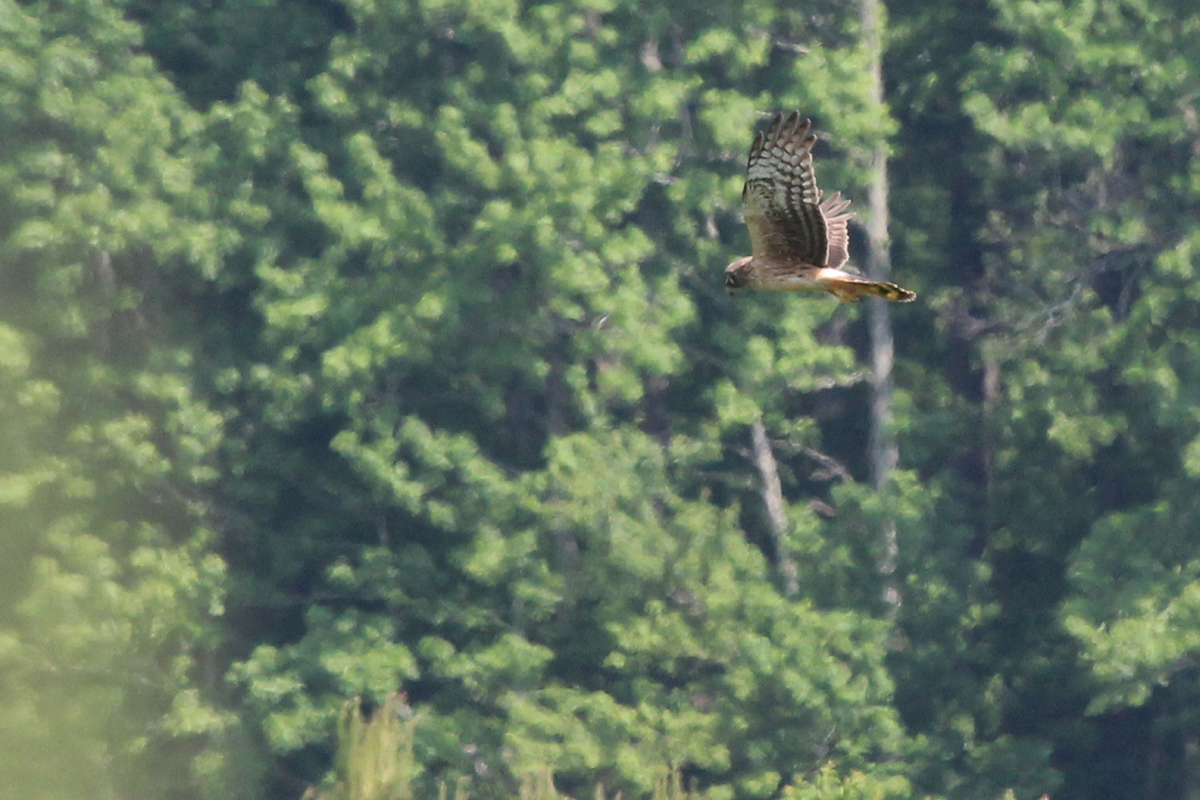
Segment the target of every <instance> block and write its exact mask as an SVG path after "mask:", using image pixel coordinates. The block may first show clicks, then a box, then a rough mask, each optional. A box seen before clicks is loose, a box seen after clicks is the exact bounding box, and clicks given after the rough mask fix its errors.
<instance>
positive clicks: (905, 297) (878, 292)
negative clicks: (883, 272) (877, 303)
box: [863, 281, 917, 303]
mask: <svg viewBox="0 0 1200 800" xmlns="http://www.w3.org/2000/svg"><path fill="white" fill-rule="evenodd" d="M863 293H864V294H869V295H871V296H873V297H882V298H883V299H884V300H892V301H894V302H896V303H911V302H912V301H913V300H916V299H917V293H916V292H911V291H909V290H908V289H905V288H904V287H903V286H897V285H896V284H894V283H887V282H886V281H868V282H867V283H866V284H865V285H864V287H863Z"/></svg>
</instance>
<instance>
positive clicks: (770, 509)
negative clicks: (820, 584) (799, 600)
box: [750, 419, 800, 597]
mask: <svg viewBox="0 0 1200 800" xmlns="http://www.w3.org/2000/svg"><path fill="white" fill-rule="evenodd" d="M750 438H751V444H752V445H753V447H754V466H755V467H757V468H758V477H759V491H760V492H761V493H762V499H763V505H764V506H766V508H767V525H768V527H769V528H770V531H771V542H772V544H773V545H774V547H775V569H776V570H777V571H778V572H779V584H780V588H781V589H782V591H783V594H784V596H785V597H793V596H794V595H795V594H796V593H797V592H799V591H800V580H799V578H798V575H799V570H798V568H797V567H796V561H795V559H793V558H792V556H791V554H790V553H789V552H788V550H787V530H788V521H787V512H785V511H784V509H783V484H781V483H780V481H779V464H778V463H777V462H776V461H775V453H774V452H773V451H772V450H771V442H770V441H769V440H768V439H767V429H766V427H765V426H764V425H763V424H762V420H761V419H756V420H755V421H754V424H753V425H751V426H750Z"/></svg>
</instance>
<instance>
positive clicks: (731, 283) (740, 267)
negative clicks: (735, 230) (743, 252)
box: [725, 256, 754, 294]
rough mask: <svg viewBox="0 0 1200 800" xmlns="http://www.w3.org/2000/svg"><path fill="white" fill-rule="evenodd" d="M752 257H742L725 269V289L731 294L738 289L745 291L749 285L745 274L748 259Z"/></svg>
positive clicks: (748, 262)
mask: <svg viewBox="0 0 1200 800" xmlns="http://www.w3.org/2000/svg"><path fill="white" fill-rule="evenodd" d="M753 257H754V256H744V257H742V258H739V259H738V260H737V261H734V262H733V263H731V264H730V265H729V266H728V267H726V268H725V289H726V290H727V291H728V292H730V293H731V294H732V293H733V292H735V291H737V290H738V289H745V288H746V287H747V286H748V285H749V283H748V281H747V277H746V272H747V267H748V266H749V264H750V259H752V258H753Z"/></svg>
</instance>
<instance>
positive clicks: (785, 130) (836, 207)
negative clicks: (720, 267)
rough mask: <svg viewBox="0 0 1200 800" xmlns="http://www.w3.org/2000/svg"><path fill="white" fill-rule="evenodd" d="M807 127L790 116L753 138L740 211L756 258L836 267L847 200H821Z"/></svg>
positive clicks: (843, 245) (842, 257)
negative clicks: (741, 209)
mask: <svg viewBox="0 0 1200 800" xmlns="http://www.w3.org/2000/svg"><path fill="white" fill-rule="evenodd" d="M816 141H817V137H816V136H815V135H814V134H813V133H812V122H811V121H810V120H807V119H805V120H801V119H800V114H799V112H795V111H793V112H792V113H791V114H790V115H789V116H788V117H787V118H786V119H785V118H784V117H783V115H782V114H779V115H777V116H776V117H775V120H774V122H772V123H771V127H770V128H769V129H768V130H767V132H766V133H765V134H763V133H759V134H758V135H757V136H755V137H754V145H753V146H752V147H751V148H750V160H749V163H748V164H747V165H746V188H745V189H743V190H742V207H743V209H744V211H745V215H746V226H747V227H748V228H749V229H750V243H751V247H752V252H753V253H754V256H755V258H764V259H768V260H772V261H787V262H793V263H801V264H809V265H811V266H814V267H822V266H830V267H840V266H841V265H842V264H843V263H845V261H846V255H847V236H848V234H847V231H846V223H847V222H848V221H849V220H850V218H851V217H852V216H854V215H853V213H850V212H847V211H846V209H847V208H848V207H849V206H850V201H849V200H843V199H842V198H841V195H840V194H834V195H831V196H830V197H829V198H828V199H826V200H825V201H824V202H822V201H821V190H820V189H818V188H817V178H816V173H815V172H814V171H813V163H812V146H813V144H815V143H816Z"/></svg>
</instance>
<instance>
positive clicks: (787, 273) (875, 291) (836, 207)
mask: <svg viewBox="0 0 1200 800" xmlns="http://www.w3.org/2000/svg"><path fill="white" fill-rule="evenodd" d="M811 129H812V122H811V121H810V120H807V119H806V120H801V119H800V114H799V113H798V112H795V111H793V112H792V113H791V115H790V116H789V117H788V118H787V119H786V120H785V119H784V118H783V115H782V114H779V115H777V116H776V117H775V121H774V122H772V123H771V128H770V130H768V131H767V132H766V134H765V135H764V134H763V133H762V132H759V134H758V135H757V136H755V137H754V144H753V145H752V146H751V147H750V161H749V163H748V164H747V165H746V188H745V189H743V190H742V207H743V209H744V210H745V214H746V227H747V228H749V229H750V245H751V252H752V253H753V254H754V255H749V256H746V257H744V258H739V259H738V260H737V261H734V262H733V263H732V264H730V265H729V266H728V267H726V268H725V287H726V288H727V289H730V290H733V289H766V290H775V291H782V292H789V291H791V292H829V293H830V294H832V295H833V296H834V297H836V298H837V299H839V300H841V301H843V302H847V303H856V302H858V298H860V297H862V296H863V295H873V296H875V297H883V298H885V299H887V300H896V301H898V302H901V303H907V302H909V301H910V300H912V299H914V298H915V297H916V296H917V295H916V293H914V292H910V291H909V290H908V289H902V288H900V287H899V286H897V285H896V284H894V283H884V282H883V281H873V280H869V279H867V278H864V277H863V276H861V275H856V274H854V273H853V272H846V271H845V270H843V269H842V268H841V267H842V265H843V264H845V263H846V255H847V247H848V236H847V230H846V223H848V222H849V221H850V218H851V217H853V216H854V214H853V212H847V211H846V209H847V208H848V207H849V206H850V201H849V200H843V199H841V193H840V192H839V193H837V194H833V195H831V196H829V197H828V198H826V199H825V200H821V190H820V189H818V188H817V179H816V175H815V174H814V173H813V163H812V146H813V144H814V143H815V142H816V141H817V137H816V136H815V135H814V134H813V133H812V132H811Z"/></svg>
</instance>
